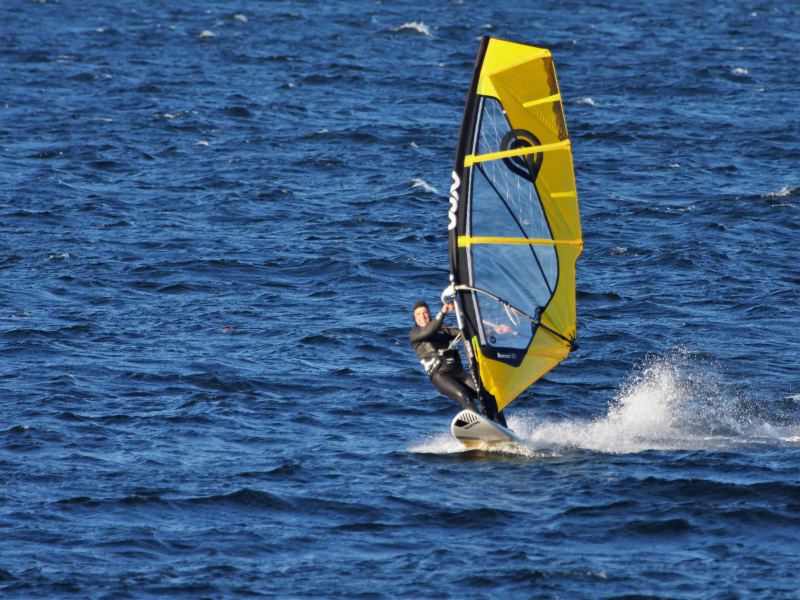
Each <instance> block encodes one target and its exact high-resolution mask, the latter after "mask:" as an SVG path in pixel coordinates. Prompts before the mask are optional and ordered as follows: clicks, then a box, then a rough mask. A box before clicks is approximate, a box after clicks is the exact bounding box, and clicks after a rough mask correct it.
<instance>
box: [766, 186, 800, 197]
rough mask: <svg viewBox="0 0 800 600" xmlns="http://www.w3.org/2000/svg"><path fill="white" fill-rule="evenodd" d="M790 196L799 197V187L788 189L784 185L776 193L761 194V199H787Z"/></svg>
mask: <svg viewBox="0 0 800 600" xmlns="http://www.w3.org/2000/svg"><path fill="white" fill-rule="evenodd" d="M791 196H800V186H796V187H790V186H788V185H785V186H783V187H782V188H781V189H779V190H778V191H777V192H767V193H766V194H761V197H762V198H787V197H791Z"/></svg>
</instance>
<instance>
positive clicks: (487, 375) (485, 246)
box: [450, 39, 583, 410]
mask: <svg viewBox="0 0 800 600" xmlns="http://www.w3.org/2000/svg"><path fill="white" fill-rule="evenodd" d="M482 52H483V54H482V56H479V61H478V66H477V71H476V75H475V77H476V82H475V83H473V86H474V87H473V91H474V93H475V94H476V96H475V97H474V99H472V98H470V99H469V100H468V104H467V109H466V111H465V125H464V126H462V141H461V143H460V152H462V154H460V156H463V159H461V160H462V162H461V164H458V163H457V165H456V172H457V173H456V174H457V175H458V177H459V179H460V180H462V181H466V182H467V185H466V186H465V192H466V193H465V199H464V200H465V201H463V202H461V204H460V205H459V206H458V211H459V214H458V215H457V216H458V218H457V219H456V222H457V227H456V229H455V231H453V234H452V235H451V240H450V241H451V257H452V258H453V263H452V265H453V268H452V272H453V280H454V282H455V283H456V284H457V288H456V289H458V285H461V286H462V289H465V290H469V292H468V293H463V294H462V295H461V296H460V299H461V303H462V306H463V308H464V315H465V324H464V327H463V329H464V333H465V337H467V339H470V340H471V346H472V353H471V354H472V355H473V357H474V362H475V364H474V365H473V367H474V368H475V369H476V370H477V371H478V375H479V380H480V384H481V387H482V388H483V389H484V390H485V391H486V392H488V393H489V394H491V395H492V396H493V397H494V399H495V401H496V403H497V408H498V409H499V410H502V409H503V408H504V407H505V406H507V405H508V404H509V403H510V402H511V401H512V400H513V399H514V398H516V397H517V396H518V395H519V394H521V393H522V392H523V391H525V389H527V388H528V387H529V386H531V385H532V384H533V383H534V382H535V381H536V380H538V379H539V378H540V377H542V375H544V374H545V373H547V372H548V371H549V370H550V369H552V368H553V367H555V366H556V365H557V364H558V363H560V362H561V361H563V360H564V359H565V358H566V357H567V355H568V354H569V352H570V350H571V349H572V347H573V342H574V340H575V337H576V307H575V263H576V261H577V259H578V256H579V254H580V252H581V249H582V246H583V241H582V232H581V224H580V216H579V211H578V198H577V191H576V187H575V177H574V174H573V164H572V151H571V146H570V142H569V135H568V131H567V126H566V121H565V119H564V112H563V105H562V101H561V92H560V90H559V87H558V81H557V78H556V72H555V67H554V65H553V60H552V57H551V54H550V52H549V50H546V49H544V48H537V47H534V46H526V45H523V44H517V43H513V42H506V41H502V40H497V39H489V40H488V43H485V45H484V48H483V49H482ZM470 111H472V114H468V113H469V112H470ZM465 132H466V133H465Z"/></svg>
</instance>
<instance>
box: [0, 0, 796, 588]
mask: <svg viewBox="0 0 800 600" xmlns="http://www.w3.org/2000/svg"><path fill="white" fill-rule="evenodd" d="M634 4H636V3H634ZM0 32H1V33H2V40H3V43H2V45H0V46H1V47H0V234H1V235H0V269H1V270H2V280H3V286H2V287H1V288H0V353H2V362H1V363H0V417H1V420H0V527H2V536H0V592H1V593H2V595H3V597H9V598H14V597H18V598H38V597H82V598H105V597H109V598H111V597H113V598H123V597H132V598H139V597H153V598H156V597H164V596H168V595H174V596H178V597H190V598H200V597H214V598H217V597H235V596H256V597H258V596H265V597H292V598H301V597H348V598H350V597H353V598H355V597H363V598H380V597H415V598H419V597H425V598H448V597H473V598H475V597H481V598H506V597H510V596H511V595H514V596H519V597H539V598H581V597H583V598H614V597H649V598H745V597H747V598H790V597H796V595H797V593H798V592H797V588H798V580H797V576H796V572H797V567H798V559H797V548H798V542H800V534H799V533H798V527H799V526H800V474H799V473H798V461H800V410H799V409H798V404H800V383H798V378H797V365H798V358H799V357H800V338H799V337H798V335H797V333H796V332H797V330H798V327H800V317H798V313H800V302H799V301H798V291H797V290H798V284H800V275H798V264H800V244H798V237H800V213H799V212H798V208H800V176H799V175H798V166H800V143H798V139H800V110H798V104H797V98H798V93H800V85H799V84H798V78H797V66H798V62H797V48H798V47H799V46H800V14H799V13H798V8H797V6H796V5H795V4H793V3H790V2H784V3H780V2H778V3H765V2H744V3H742V2H734V1H732V0H730V1H727V2H717V3H714V6H713V7H701V6H700V5H697V6H695V5H687V4H685V3H684V4H676V3H672V2H650V3H646V5H644V6H641V7H635V8H634V7H631V8H623V7H621V6H619V5H617V4H613V5H612V3H605V2H602V1H601V2H593V3H585V2H561V3H516V4H509V5H504V6H502V7H501V6H500V5H495V4H493V3H478V2H471V1H468V2H463V3H460V2H442V3H440V4H439V5H437V6H436V7H431V8H420V7H418V6H417V3H416V2H406V1H400V2H385V3H381V2H368V1H354V2H346V3H322V2H319V3H318V2H296V3H294V2H263V3H261V2H258V3H257V2H242V3H237V4H235V3H226V2H205V3H190V2H183V3H182V2H165V1H160V0H148V1H145V2H140V3H133V4H130V3H117V2H110V1H107V0H101V1H99V2H91V3H80V2H66V1H63V2H60V3H59V2H23V1H21V0H11V1H8V2H4V3H2V5H0ZM487 33H488V34H493V35H497V36H499V37H505V38H507V39H515V40H520V41H526V42H529V43H533V44H537V45H542V46H546V47H549V48H551V49H552V50H553V53H554V56H555V60H556V65H557V68H558V72H559V78H560V83H561V89H562V93H563V96H564V98H565V109H566V116H567V122H568V124H569V127H570V133H571V136H572V140H573V148H574V155H575V167H576V176H577V181H578V189H579V194H580V199H581V210H582V217H583V222H584V234H585V243H586V245H585V250H584V253H583V255H582V257H581V260H580V262H579V270H578V279H579V282H578V284H579V293H578V312H579V340H580V343H581V350H580V351H579V352H577V353H576V354H574V355H573V356H572V357H570V359H569V360H568V361H567V362H566V363H564V364H563V365H562V366H561V367H559V368H558V369H556V370H555V371H553V372H552V373H551V374H550V375H548V376H547V377H546V378H545V380H544V381H542V382H541V383H540V384H539V385H537V386H536V387H535V388H534V389H533V390H532V391H531V392H529V393H526V394H525V395H524V396H523V397H522V398H520V399H519V400H518V401H516V402H515V403H514V404H513V405H512V407H511V409H510V410H509V415H510V424H511V426H512V427H513V428H515V429H516V430H517V431H519V432H520V434H521V435H522V436H523V437H524V438H525V439H526V440H528V442H529V444H530V451H529V452H528V453H526V454H520V455H507V454H486V453H481V452H464V451H461V450H460V449H459V447H458V446H457V445H456V444H455V443H454V442H453V441H452V440H451V438H450V436H449V433H448V424H449V420H450V417H451V416H452V414H453V413H454V410H455V405H452V404H451V403H450V402H449V401H447V400H446V399H444V398H441V397H439V396H437V394H436V393H435V391H434V390H433V388H432V387H431V386H430V384H429V382H428V381H427V379H426V378H425V376H424V375H423V374H422V372H421V370H420V369H419V367H418V365H417V364H416V362H415V359H414V356H413V354H412V353H411V350H410V348H409V347H408V344H407V341H406V335H407V330H408V327H409V326H410V323H411V316H410V310H409V307H410V305H411V304H412V303H413V302H414V301H415V300H417V299H418V298H420V297H425V298H427V299H428V300H429V301H433V300H434V298H435V297H436V296H437V295H438V293H439V292H440V291H441V289H442V288H443V287H444V285H445V284H446V281H447V272H446V269H447V258H446V235H445V234H446V211H447V199H446V191H447V187H448V179H449V173H450V169H451V163H452V160H453V154H454V149H455V143H456V136H457V133H458V127H459V123H460V118H461V110H462V106H463V100H464V94H465V91H466V88H467V85H468V83H469V80H470V77H471V71H472V67H473V62H474V57H475V53H476V50H477V47H478V40H477V38H478V37H479V36H480V35H482V34H487Z"/></svg>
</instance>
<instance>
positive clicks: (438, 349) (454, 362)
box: [408, 301, 505, 425]
mask: <svg viewBox="0 0 800 600" xmlns="http://www.w3.org/2000/svg"><path fill="white" fill-rule="evenodd" d="M454 309H455V306H454V304H453V303H452V302H450V303H447V304H444V305H443V306H442V310H440V311H439V313H438V314H437V315H436V317H435V318H433V319H431V313H430V309H429V308H428V304H427V303H426V302H424V301H419V302H417V303H416V304H415V305H414V323H415V326H414V327H413V328H412V329H411V333H409V336H408V339H409V342H411V347H412V348H413V349H414V353H415V354H416V355H417V358H419V360H420V362H421V363H422V366H423V368H424V369H425V372H426V373H427V374H428V376H429V377H430V378H431V382H433V385H434V387H436V389H437V390H439V391H440V392H441V393H442V394H444V395H445V396H447V397H448V398H450V399H452V400H455V401H456V402H458V404H460V405H461V406H462V407H463V408H467V409H469V410H472V411H475V412H479V411H478V409H477V406H476V401H477V400H478V393H477V391H476V389H475V383H474V382H473V380H472V378H471V377H470V376H469V375H468V374H467V373H466V372H465V371H464V367H463V366H462V365H461V358H460V356H459V354H458V350H457V349H456V348H455V344H454V343H453V342H454V340H455V339H456V338H457V337H458V336H459V335H460V333H461V332H460V331H459V330H458V329H457V328H455V327H450V326H448V325H444V324H443V323H444V317H445V315H446V314H447V313H449V312H452V311H453V310H454ZM492 404H494V403H492ZM485 412H486V413H487V416H488V417H489V418H490V419H492V420H494V421H497V422H498V423H500V424H502V425H505V419H504V418H503V417H502V415H501V414H499V413H497V409H496V405H495V410H487V411H485Z"/></svg>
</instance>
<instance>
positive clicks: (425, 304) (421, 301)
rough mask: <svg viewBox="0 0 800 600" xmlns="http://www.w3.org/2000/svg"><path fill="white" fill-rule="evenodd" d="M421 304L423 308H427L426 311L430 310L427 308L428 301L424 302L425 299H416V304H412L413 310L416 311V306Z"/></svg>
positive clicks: (420, 306) (418, 306) (419, 306)
mask: <svg viewBox="0 0 800 600" xmlns="http://www.w3.org/2000/svg"><path fill="white" fill-rule="evenodd" d="M423 306H424V307H425V308H427V309H428V311H430V310H431V309H430V308H428V303H427V302H425V300H420V301H418V302H417V303H416V304H414V311H415V312H416V310H417V309H418V308H422V307H423Z"/></svg>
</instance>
